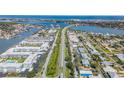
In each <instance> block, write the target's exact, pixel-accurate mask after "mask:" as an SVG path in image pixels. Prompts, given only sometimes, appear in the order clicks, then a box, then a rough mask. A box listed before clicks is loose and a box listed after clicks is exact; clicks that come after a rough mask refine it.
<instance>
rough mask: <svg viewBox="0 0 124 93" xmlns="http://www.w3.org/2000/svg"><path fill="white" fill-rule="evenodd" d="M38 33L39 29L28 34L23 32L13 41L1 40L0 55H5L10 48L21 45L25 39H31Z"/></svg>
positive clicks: (12, 39)
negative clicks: (30, 37)
mask: <svg viewBox="0 0 124 93" xmlns="http://www.w3.org/2000/svg"><path fill="white" fill-rule="evenodd" d="M36 31H38V29H31V31H28V32H22V33H20V34H19V35H20V36H19V37H15V38H11V39H8V40H6V39H0V53H3V52H4V51H6V50H7V49H8V48H10V47H12V46H13V45H15V44H17V43H19V42H20V41H22V40H23V39H25V38H27V37H29V36H30V35H32V34H33V33H34V32H36Z"/></svg>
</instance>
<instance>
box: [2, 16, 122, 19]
mask: <svg viewBox="0 0 124 93" xmlns="http://www.w3.org/2000/svg"><path fill="white" fill-rule="evenodd" d="M0 18H32V19H61V20H62V19H80V20H85V19H88V20H96V19H102V20H124V16H116V15H115V16H109V15H108V16H97V15H96V16H75V15H71V16H68V15H63V16H58V15H0Z"/></svg>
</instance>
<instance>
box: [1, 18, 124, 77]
mask: <svg viewBox="0 0 124 93" xmlns="http://www.w3.org/2000/svg"><path fill="white" fill-rule="evenodd" d="M3 20H4V21H5V20H7V22H3ZM123 25H124V21H123V20H122V21H121V20H117V21H116V20H114V19H113V20H103V19H101V20H83V21H81V20H75V19H74V20H72V19H71V20H61V19H58V20H54V19H44V20H43V19H42V20H41V19H32V20H31V18H30V19H26V18H22V19H21V18H6V19H2V18H1V19H0V48H1V49H0V77H1V78H4V77H8V78H9V77H11V78H12V77H23V78H26V77H27V78H124V30H123ZM5 47H6V49H5Z"/></svg>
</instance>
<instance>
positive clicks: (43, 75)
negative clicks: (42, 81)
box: [41, 32, 58, 78]
mask: <svg viewBox="0 0 124 93" xmlns="http://www.w3.org/2000/svg"><path fill="white" fill-rule="evenodd" d="M57 37H58V32H57V34H56V37H55V40H54V42H53V45H52V48H51V49H50V52H49V54H48V56H47V58H46V62H45V64H44V66H43V73H42V76H41V77H42V78H46V70H47V66H48V63H49V60H50V57H51V54H52V52H53V49H54V46H55V44H56V40H57Z"/></svg>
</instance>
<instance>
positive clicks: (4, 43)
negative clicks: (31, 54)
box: [0, 15, 124, 53]
mask: <svg viewBox="0 0 124 93" xmlns="http://www.w3.org/2000/svg"><path fill="white" fill-rule="evenodd" d="M0 18H3V19H4V18H24V19H26V18H29V19H55V20H60V19H61V20H70V19H80V20H97V19H102V20H124V16H55V15H49V16H48V15H46V16H39V15H37V16H34V15H18V16H17V15H0ZM20 23H24V24H39V25H44V26H45V28H48V29H49V28H50V27H51V25H54V26H55V25H60V27H62V28H63V27H65V26H67V25H68V24H65V23H64V22H61V23H54V22H31V21H30V22H29V21H27V22H20ZM73 28H74V29H77V30H85V31H88V32H96V33H99V32H100V33H104V34H106V33H109V34H116V35H124V31H122V30H116V29H110V28H102V27H96V26H81V27H79V26H78V27H73ZM36 31H37V29H32V30H31V31H29V32H23V33H20V34H19V35H20V36H21V37H16V38H12V39H9V40H3V39H2V40H0V53H2V52H4V51H6V50H7V49H8V48H10V47H11V46H13V45H15V44H17V43H19V42H20V41H22V40H23V39H25V38H27V37H29V36H30V35H32V34H33V33H34V32H36Z"/></svg>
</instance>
